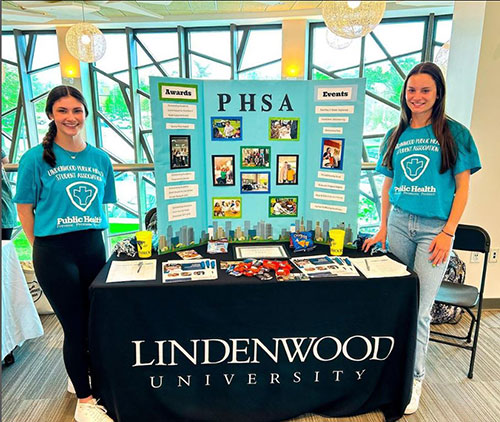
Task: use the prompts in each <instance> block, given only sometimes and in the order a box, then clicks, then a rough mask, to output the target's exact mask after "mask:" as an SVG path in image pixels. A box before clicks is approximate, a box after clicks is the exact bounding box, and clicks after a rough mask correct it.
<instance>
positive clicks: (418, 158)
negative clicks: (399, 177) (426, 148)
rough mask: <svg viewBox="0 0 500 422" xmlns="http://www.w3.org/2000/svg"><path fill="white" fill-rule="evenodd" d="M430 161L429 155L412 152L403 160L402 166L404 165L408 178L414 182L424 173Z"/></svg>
mask: <svg viewBox="0 0 500 422" xmlns="http://www.w3.org/2000/svg"><path fill="white" fill-rule="evenodd" d="M429 161H430V159H429V157H426V156H425V155H422V154H412V155H409V156H408V157H405V158H404V159H403V160H402V161H401V167H403V171H404V173H405V176H406V177H407V179H409V180H410V181H412V182H414V181H415V180H417V179H418V178H420V176H422V174H424V172H425V169H426V168H427V166H428V165H429Z"/></svg>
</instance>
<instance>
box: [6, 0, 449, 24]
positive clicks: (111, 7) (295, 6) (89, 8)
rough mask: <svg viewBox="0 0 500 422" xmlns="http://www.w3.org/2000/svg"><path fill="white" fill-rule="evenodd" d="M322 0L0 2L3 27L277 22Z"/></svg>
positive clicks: (390, 11) (429, 4)
mask: <svg viewBox="0 0 500 422" xmlns="http://www.w3.org/2000/svg"><path fill="white" fill-rule="evenodd" d="M323 3H324V1H258V0H253V1H241V0H240V1H220V0H206V1H193V0H190V1H180V0H174V1H162V0H157V1H151V0H149V1H145V0H135V1H132V0H130V1H118V0H108V1H88V0H87V1H65V0H51V1H19V0H18V1H5V0H4V1H2V29H3V30H8V29H13V28H16V29H49V28H54V27H55V26H56V25H72V24H74V23H75V22H80V21H82V20H83V13H82V5H83V9H84V13H85V20H86V21H88V22H91V23H94V24H96V25H97V26H98V27H99V28H117V27H120V28H121V27H123V26H125V25H130V26H132V27H137V28H140V27H147V26H151V24H153V25H154V26H155V27H163V26H176V25H178V24H182V23H184V24H185V23H186V22H196V25H210V24H213V21H215V20H217V21H218V23H221V21H222V22H227V23H257V22H274V21H276V22H279V21H281V20H282V19H283V18H308V19H320V18H321V6H322V4H323ZM453 3H454V2H453V1H388V2H387V9H386V16H387V17H391V16H397V15H401V14H403V15H404V16H414V15H422V14H428V13H431V12H433V13H436V14H444V13H451V12H452V10H453Z"/></svg>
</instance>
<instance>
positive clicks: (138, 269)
mask: <svg viewBox="0 0 500 422" xmlns="http://www.w3.org/2000/svg"><path fill="white" fill-rule="evenodd" d="M143 264H144V262H139V266H138V268H137V272H139V271H141V268H142V265H143Z"/></svg>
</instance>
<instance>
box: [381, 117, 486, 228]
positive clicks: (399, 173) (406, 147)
mask: <svg viewBox="0 0 500 422" xmlns="http://www.w3.org/2000/svg"><path fill="white" fill-rule="evenodd" d="M447 122H448V125H449V128H450V131H451V134H452V136H453V139H454V140H455V143H456V145H457V150H458V154H457V162H456V163H455V166H454V167H453V168H450V169H448V170H447V171H446V172H445V173H443V174H440V173H439V169H440V168H441V147H440V146H439V142H438V140H437V139H436V137H435V136H434V132H433V130H432V125H428V126H425V127H422V128H418V129H413V128H411V127H408V128H406V130H405V131H404V132H403V133H402V134H401V136H400V137H399V140H398V143H397V145H396V148H395V150H394V154H393V157H392V167H393V170H392V171H391V170H389V169H388V168H387V167H385V166H382V159H383V157H384V154H385V151H386V148H387V138H388V137H389V135H390V133H391V131H392V130H391V131H389V132H388V133H387V135H386V136H385V139H384V142H383V144H382V148H381V152H380V157H379V160H378V163H377V167H376V170H377V171H378V172H379V173H382V174H383V175H384V176H387V177H391V178H392V179H393V181H392V187H391V189H390V191H389V200H390V202H391V204H392V205H394V206H397V207H399V208H401V209H402V210H404V211H406V212H409V213H411V214H415V215H419V216H422V217H431V218H438V219H440V220H448V217H449V215H450V211H451V206H452V203H453V199H454V196H455V190H456V184H455V175H457V174H459V173H461V172H463V171H465V170H470V172H471V174H473V173H475V172H476V171H478V170H479V169H480V168H481V162H480V160H479V154H478V152H477V148H476V145H475V143H474V139H472V136H471V134H470V132H469V130H468V129H467V128H466V127H465V126H463V125H461V124H460V123H458V122H455V121H453V120H447Z"/></svg>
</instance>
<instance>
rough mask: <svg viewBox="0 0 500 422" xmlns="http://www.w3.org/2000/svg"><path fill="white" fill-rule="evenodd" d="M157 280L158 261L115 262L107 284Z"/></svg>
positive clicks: (110, 270) (112, 264)
mask: <svg viewBox="0 0 500 422" xmlns="http://www.w3.org/2000/svg"><path fill="white" fill-rule="evenodd" d="M142 280H156V259H139V260H137V259H136V260H133V261H132V260H130V261H113V262H112V263H111V267H110V269H109V273H108V277H107V279H106V283H115V282H120V281H142Z"/></svg>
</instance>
